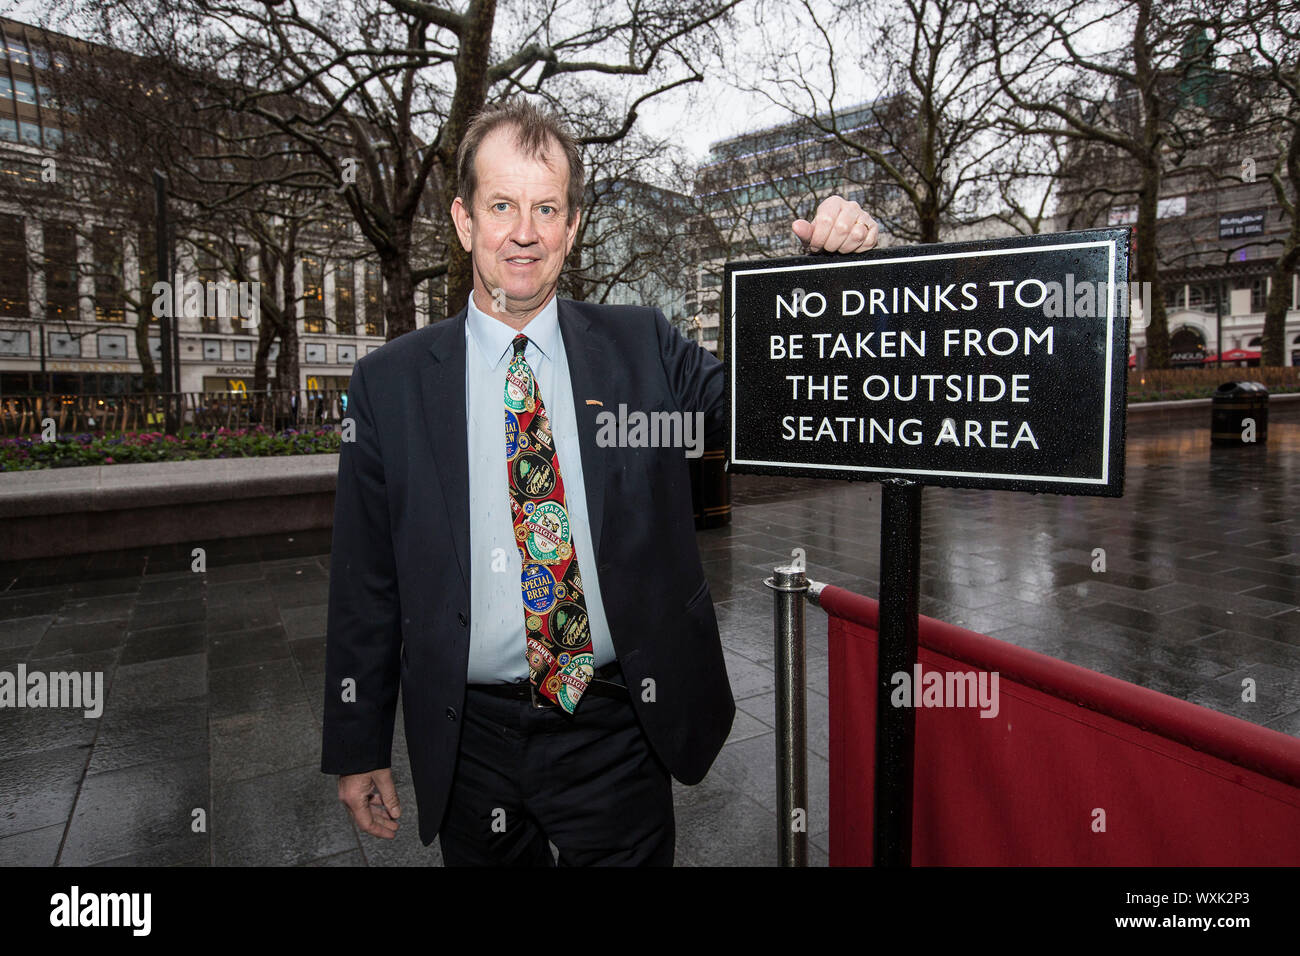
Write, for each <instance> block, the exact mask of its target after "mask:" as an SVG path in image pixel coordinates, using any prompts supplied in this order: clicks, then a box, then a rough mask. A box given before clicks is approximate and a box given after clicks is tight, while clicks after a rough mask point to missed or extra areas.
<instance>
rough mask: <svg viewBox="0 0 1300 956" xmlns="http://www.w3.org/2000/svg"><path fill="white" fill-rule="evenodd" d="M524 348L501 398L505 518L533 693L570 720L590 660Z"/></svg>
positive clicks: (546, 432) (560, 493)
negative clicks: (514, 554)
mask: <svg viewBox="0 0 1300 956" xmlns="http://www.w3.org/2000/svg"><path fill="white" fill-rule="evenodd" d="M527 344H528V337H527V336H525V335H517V336H515V340H514V357H513V358H512V359H511V360H510V367H509V368H508V369H506V382H505V395H504V400H505V443H506V471H507V473H508V475H509V480H510V513H511V515H512V516H513V519H514V527H515V541H516V543H517V544H518V547H519V557H520V559H521V560H522V562H523V571H522V574H521V577H520V582H519V584H520V596H521V600H522V603H523V611H524V626H525V628H526V629H527V630H526V633H527V637H526V638H525V645H524V654H525V656H526V658H527V660H528V679H529V681H531V682H532V685H533V687H534V688H536V690H537V693H538V694H539V695H540V696H541V697H544V698H545V699H546V700H549V701H550V702H551V703H553V704H555V705H556V706H557V707H559V708H560V709H561V710H563V711H565V712H566V713H570V714H571V713H573V712H574V710H576V709H577V706H578V701H579V700H581V699H582V694H583V691H585V690H586V689H587V685H588V683H590V681H591V679H592V677H593V676H594V675H595V665H596V658H595V654H594V653H593V651H592V646H591V624H590V621H589V620H588V617H587V603H586V600H585V599H584V598H583V595H582V575H581V574H580V573H579V571H578V555H577V553H576V552H575V550H574V547H573V530H572V526H571V525H570V523H569V508H568V503H567V501H566V500H565V497H564V479H563V478H562V477H561V475H560V457H559V452H558V450H557V449H556V447H555V438H554V436H553V435H552V434H551V421H550V418H549V417H548V416H547V414H546V405H545V404H544V403H543V402H542V394H541V391H540V390H539V389H538V387H537V380H536V379H535V378H534V377H533V370H532V369H531V368H530V367H529V365H528V360H527V359H526V358H524V349H525V347H526V346H527Z"/></svg>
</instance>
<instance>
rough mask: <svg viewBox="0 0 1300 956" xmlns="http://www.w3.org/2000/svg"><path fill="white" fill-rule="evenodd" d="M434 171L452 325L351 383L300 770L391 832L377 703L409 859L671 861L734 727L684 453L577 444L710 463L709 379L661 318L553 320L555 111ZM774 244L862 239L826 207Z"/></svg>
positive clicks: (556, 312) (863, 219)
mask: <svg viewBox="0 0 1300 956" xmlns="http://www.w3.org/2000/svg"><path fill="white" fill-rule="evenodd" d="M458 171H459V182H460V191H461V195H460V197H459V198H457V199H456V201H455V203H454V204H453V206H452V210H451V213H452V217H453V219H454V220H455V223H456V227H457V231H458V233H459V236H460V239H461V242H462V243H463V245H464V247H465V249H466V250H467V251H468V252H470V254H471V258H472V261H473V268H474V291H473V294H472V296H471V297H470V300H469V302H468V303H467V304H466V308H465V309H462V310H461V312H460V313H459V314H458V315H456V316H455V317H454V318H452V319H451V320H449V321H446V322H440V323H437V324H436V325H431V326H428V327H426V328H424V329H420V330H418V331H416V332H412V333H411V334H409V335H406V336H403V337H402V338H400V339H397V340H395V341H393V342H391V343H389V344H388V345H386V346H385V347H384V348H383V349H380V350H379V351H377V352H375V353H374V354H372V355H369V356H366V357H365V358H363V359H362V360H361V361H360V362H358V363H357V365H356V368H355V370H354V372H353V376H352V380H351V383H350V386H349V409H348V410H349V414H350V417H351V418H352V419H353V421H354V424H355V436H354V437H355V440H353V441H349V442H346V443H345V444H344V446H343V450H342V454H341V455H340V459H339V474H338V490H337V500H336V508H335V521H334V540H333V554H332V560H331V569H330V600H329V624H328V640H327V654H326V688H325V721H324V734H323V749H322V759H321V769H322V770H323V771H324V772H326V773H331V774H338V775H339V799H340V801H342V802H343V803H344V804H345V805H346V806H347V807H348V809H349V811H350V812H351V813H352V815H353V818H354V820H355V821H356V823H357V825H358V826H359V827H361V828H362V829H363V830H365V831H366V832H368V833H371V834H374V835H376V836H380V837H388V838H391V837H392V836H393V833H394V831H395V830H396V829H397V819H398V817H399V816H400V815H401V809H400V806H399V803H398V798H397V792H396V788H395V786H394V784H393V780H392V774H391V772H390V769H389V768H390V765H391V747H392V738H393V728H394V719H395V712H396V705H397V698H398V689H399V687H400V689H401V691H402V695H401V698H402V702H403V710H404V718H405V726H406V737H407V744H408V749H409V752H410V761H411V773H412V777H413V782H414V786H415V793H416V799H417V801H418V803H419V809H420V815H419V816H420V838H421V840H422V841H423V842H424V843H425V844H428V843H430V842H432V840H433V838H434V836H435V835H438V836H440V839H441V844H442V850H443V855H444V859H445V860H446V862H447V863H448V864H449V865H456V864H511V865H554V863H555V860H554V858H553V856H552V854H551V850H550V848H549V846H548V843H554V844H555V846H556V847H557V848H558V850H559V852H560V860H559V862H560V863H562V864H578V865H583V864H671V862H672V859H673V843H674V822H673V805H672V789H671V779H670V777H675V778H676V779H678V780H680V781H682V782H683V783H687V784H694V783H698V782H699V781H700V780H701V779H703V777H704V775H705V773H706V772H707V771H708V769H709V767H710V765H711V764H712V762H713V760H714V758H715V757H716V756H717V754H718V751H719V750H720V749H721V748H722V745H723V743H724V742H725V740H726V738H727V735H728V733H729V731H730V728H731V722H732V718H733V716H734V713H735V705H734V702H733V700H732V696H731V690H730V686H729V683H728V680H727V672H726V667H725V665H724V663H723V657H722V648H721V642H720V640H719V636H718V625H717V619H716V617H715V615H714V610H713V602H712V599H711V597H710V594H709V586H708V582H707V580H706V579H705V577H704V573H703V569H702V566H701V563H700V558H699V552H698V549H697V546H696V543H695V534H694V523H693V516H692V506H691V492H690V481H689V473H688V467H687V461H686V458H685V455H684V453H683V448H682V447H681V443H680V442H677V443H676V447H664V446H663V445H662V444H659V446H658V447H654V445H652V444H650V443H649V442H644V443H643V442H632V441H628V442H625V443H624V445H623V446H619V445H618V444H617V443H611V442H610V441H608V440H602V439H601V437H600V436H601V435H602V433H603V434H604V435H605V436H606V437H608V436H609V435H611V434H612V433H613V432H614V430H613V429H610V428H609V427H607V426H608V425H609V421H610V417H611V416H614V415H617V414H620V412H621V411H622V410H623V409H625V410H626V411H627V412H629V413H636V412H641V413H643V414H645V415H646V416H647V418H649V419H650V420H661V421H674V422H675V424H677V426H678V429H679V430H677V431H674V432H673V434H674V435H677V436H679V437H680V436H682V435H689V434H690V431H689V424H688V423H686V422H685V419H683V417H682V416H699V418H698V419H695V420H701V419H702V421H703V424H704V429H703V430H704V432H705V434H706V435H707V438H708V441H709V443H710V444H715V443H717V442H718V440H719V439H720V438H721V436H722V433H723V428H724V422H723V409H724V405H723V397H722V391H723V374H722V365H721V363H720V362H719V361H718V360H717V359H716V358H714V357H713V356H712V355H710V354H709V353H707V352H705V351H704V350H703V349H700V348H699V347H698V346H696V345H694V344H691V343H688V342H686V341H685V340H684V339H683V338H682V337H681V336H680V335H679V334H677V332H675V331H674V330H673V329H672V328H671V327H670V326H669V324H668V323H667V321H666V320H665V318H664V316H663V314H662V313H661V312H660V311H659V310H657V309H652V308H638V307H631V306H596V305H589V304H585V303H580V302H573V301H569V300H560V299H557V298H556V295H555V291H556V287H557V284H558V280H559V275H560V270H561V268H562V266H563V263H564V259H565V257H566V256H567V255H568V253H569V251H570V249H571V248H572V245H573V240H574V236H575V235H576V232H577V226H578V216H579V204H580V201H581V199H582V195H583V170H582V164H581V161H580V158H579V154H578V149H577V145H576V143H575V142H574V140H573V139H572V137H571V136H569V134H568V133H567V132H566V131H565V130H564V128H563V127H562V125H560V124H559V122H558V121H557V120H556V119H555V118H554V117H553V116H552V115H550V114H548V113H546V112H544V111H540V110H538V109H536V108H534V107H531V106H529V105H528V104H526V103H518V102H517V103H513V104H507V105H505V106H501V107H496V108H492V109H489V110H486V111H484V113H482V114H480V115H479V117H477V118H476V119H475V121H474V122H473V123H472V124H471V126H470V127H469V129H468V130H467V131H466V135H465V137H464V140H463V142H462V144H461V147H460V152H459V155H458ZM794 231H795V233H796V235H797V236H798V237H799V238H800V239H802V240H803V241H804V242H805V244H806V245H807V246H809V247H810V248H811V249H813V250H814V251H817V250H821V249H825V250H826V251H831V252H834V251H844V252H855V251H859V250H861V249H867V248H870V247H871V246H872V245H874V244H875V241H876V226H875V223H874V222H872V221H871V219H870V217H869V216H867V215H866V214H865V213H863V212H862V210H861V209H860V207H858V206H857V204H856V203H846V202H844V200H842V199H840V198H839V197H832V198H831V199H828V200H825V201H824V202H823V203H822V205H821V206H820V207H819V209H818V213H817V215H816V216H815V217H814V221H813V222H811V223H810V222H805V221H802V220H800V221H798V222H796V223H795V226H794ZM620 407H622V409H621V408H620ZM683 425H686V429H687V430H684V431H683V430H681V426H683ZM602 429H603V432H602Z"/></svg>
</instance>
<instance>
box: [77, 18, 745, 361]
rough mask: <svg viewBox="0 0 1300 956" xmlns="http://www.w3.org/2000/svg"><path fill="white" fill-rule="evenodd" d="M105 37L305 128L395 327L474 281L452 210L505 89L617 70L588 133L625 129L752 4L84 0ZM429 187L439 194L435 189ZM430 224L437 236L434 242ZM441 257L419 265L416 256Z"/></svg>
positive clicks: (567, 99)
mask: <svg viewBox="0 0 1300 956" xmlns="http://www.w3.org/2000/svg"><path fill="white" fill-rule="evenodd" d="M73 2H75V3H76V4H77V5H78V7H79V8H80V9H83V10H85V11H87V12H89V13H90V14H92V15H93V16H94V18H95V19H96V21H97V22H98V23H100V24H101V30H100V33H101V35H102V37H103V38H104V39H105V40H109V39H115V40H116V42H117V43H118V45H128V46H130V47H132V48H136V49H145V50H152V51H158V52H159V53H163V52H166V54H167V55H169V56H173V57H175V58H177V59H179V60H180V61H181V62H182V63H185V64H188V65H191V66H192V67H193V68H194V72H202V73H204V74H205V75H209V76H215V77H220V78H222V80H223V81H224V82H225V84H226V87H225V94H226V97H225V100H226V106H227V107H229V108H231V109H234V110H238V111H243V112H248V113H251V114H252V115H255V116H257V117H258V118H259V119H261V120H262V121H264V122H265V123H267V124H269V125H271V126H272V127H274V128H275V129H277V130H279V131H280V132H281V133H283V134H284V135H285V136H287V137H291V138H293V139H294V140H295V141H296V142H297V143H298V144H299V145H300V146H301V148H302V151H303V154H304V156H308V157H311V159H312V161H313V162H314V164H315V165H316V167H317V169H318V170H319V172H320V174H321V175H322V177H323V178H324V179H326V180H328V181H329V182H331V183H334V184H337V185H338V186H339V187H341V190H342V195H343V198H344V200H345V202H346V203H347V207H348V209H349V211H350V213H351V214H352V216H353V218H354V219H355V221H356V222H357V224H358V226H359V228H360V232H361V234H362V236H364V237H365V239H366V240H368V241H369V242H370V243H371V244H372V245H373V246H374V248H375V251H376V252H377V254H378V256H379V261H380V267H381V270H382V272H383V277H384V287H385V288H384V296H385V311H386V313H387V317H388V326H389V331H388V334H389V337H390V338H391V337H393V336H396V335H400V334H402V333H403V332H406V331H409V330H410V329H412V328H414V325H415V303H414V290H415V287H416V286H417V285H418V284H419V283H420V282H422V281H425V280H427V279H430V278H436V277H441V276H445V277H446V289H447V291H446V297H445V301H446V303H447V306H446V307H447V309H448V310H453V309H454V308H455V307H457V306H458V304H459V303H460V302H462V301H464V299H465V298H466V297H467V296H468V294H469V290H470V288H471V287H472V275H471V273H470V270H469V265H468V258H467V256H466V255H465V253H464V252H463V251H462V250H461V248H460V245H459V243H458V242H457V241H456V240H455V235H454V229H453V226H452V224H451V220H450V217H449V216H448V215H447V210H448V209H449V208H450V204H451V200H452V198H454V196H455V194H456V189H457V183H456V170H455V151H456V148H457V146H458V144H459V142H460V140H461V137H462V135H463V133H464V131H465V129H466V127H467V125H468V123H469V121H470V119H471V118H472V117H473V115H474V114H475V113H476V112H477V111H478V110H479V109H481V108H482V107H483V105H484V104H485V103H487V102H489V101H490V100H492V99H494V98H500V97H502V96H505V95H509V94H514V93H528V94H544V95H547V96H550V97H552V98H553V99H555V100H557V101H560V102H564V103H566V104H576V105H580V100H581V96H582V93H583V89H584V87H583V85H582V82H581V80H582V78H584V77H586V78H588V79H589V80H598V79H599V78H601V77H606V78H617V79H618V80H619V82H620V88H621V89H622V91H623V94H624V95H623V96H622V102H621V105H620V108H619V109H618V110H617V111H616V112H614V113H612V114H608V115H606V116H605V117H604V118H603V119H604V123H603V126H602V128H601V131H600V133H599V134H597V135H596V136H594V137H589V139H590V141H592V142H595V141H597V140H605V141H612V140H614V139H617V138H620V137H622V136H624V135H626V134H627V132H628V131H629V130H630V129H631V128H632V126H633V125H634V124H635V122H636V118H637V110H638V108H639V107H640V106H641V104H643V103H644V102H645V101H646V100H647V99H648V98H650V97H652V96H655V95H658V94H659V93H662V92H665V91H667V90H670V89H673V88H675V87H677V86H680V85H681V84H683V83H688V82H697V81H698V80H700V79H701V78H702V74H701V72H700V64H701V62H703V60H704V59H706V58H707V56H708V55H709V50H710V49H711V46H712V45H716V43H717V37H716V35H715V32H714V31H715V28H716V27H717V25H718V24H720V23H721V22H723V21H724V20H725V18H726V17H727V15H728V13H729V12H730V10H731V9H732V8H733V7H734V6H735V5H736V4H737V3H738V2H740V0H691V2H688V3H680V2H677V0H649V2H637V3H635V4H629V5H627V6H626V7H624V8H622V9H618V8H613V7H595V8H591V9H590V10H575V9H570V8H568V7H565V6H557V5H555V4H553V3H550V2H546V0H514V2H512V3H510V4H507V5H503V10H504V11H505V12H506V13H507V14H508V16H505V17H503V18H502V21H503V22H502V24H501V25H499V26H498V24H497V12H498V11H497V5H498V0H470V2H469V4H468V5H467V6H466V7H465V8H464V9H463V10H460V9H456V8H454V7H451V6H446V5H440V4H436V3H426V2H422V0H383V2H382V3H380V4H379V5H372V4H371V5H367V4H361V3H354V4H350V5H345V6H343V7H332V8H330V9H328V10H320V11H312V10H308V9H306V8H303V7H301V6H299V5H297V4H290V3H278V4H271V3H268V4H251V3H247V2H242V0H237V2H232V0H225V2H209V0H151V2H149V3H146V4H144V5H141V4H140V3H139V2H137V0H131V2H130V3H127V2H126V0H73ZM430 187H431V188H430ZM422 223H423V224H427V230H428V231H429V232H431V233H432V235H431V236H421V235H420V232H421V226H422ZM421 249H423V250H426V252H427V254H428V256H429V257H428V258H427V259H425V260H424V261H423V262H421V263H419V264H417V263H416V262H415V261H414V259H415V256H416V255H417V250H421Z"/></svg>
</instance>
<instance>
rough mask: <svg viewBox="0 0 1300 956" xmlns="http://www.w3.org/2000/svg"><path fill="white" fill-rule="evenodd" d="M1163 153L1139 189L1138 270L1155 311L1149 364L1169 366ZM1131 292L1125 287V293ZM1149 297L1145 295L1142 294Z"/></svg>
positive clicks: (1149, 319) (1149, 321) (1147, 168)
mask: <svg viewBox="0 0 1300 956" xmlns="http://www.w3.org/2000/svg"><path fill="white" fill-rule="evenodd" d="M1160 178H1161V177H1160V157H1159V155H1154V156H1152V157H1151V161H1150V162H1147V163H1145V164H1144V165H1143V169H1142V186H1141V189H1140V190H1139V192H1138V214H1137V274H1138V281H1140V282H1148V283H1150V289H1151V296H1150V301H1151V314H1150V315H1145V316H1143V319H1144V320H1145V321H1146V335H1147V361H1146V364H1147V367H1148V368H1169V320H1168V317H1167V315H1166V314H1165V297H1164V293H1163V292H1161V290H1160V272H1159V260H1158V257H1157V256H1156V218H1157V217H1156V213H1157V211H1158V209H1159V202H1160ZM1122 294H1123V295H1126V296H1127V295H1128V290H1127V289H1125V290H1124V291H1123V293H1122ZM1141 298H1142V299H1144V300H1145V299H1146V298H1147V297H1146V296H1145V295H1144V296H1142V297H1141Z"/></svg>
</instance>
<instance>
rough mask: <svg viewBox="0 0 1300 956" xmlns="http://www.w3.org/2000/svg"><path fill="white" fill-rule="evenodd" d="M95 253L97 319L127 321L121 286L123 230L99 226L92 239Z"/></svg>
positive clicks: (102, 320)
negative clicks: (121, 231)
mask: <svg viewBox="0 0 1300 956" xmlns="http://www.w3.org/2000/svg"><path fill="white" fill-rule="evenodd" d="M92 245H93V247H94V256H95V320H96V321H97V322H125V321H126V311H125V309H124V308H123V306H124V303H125V297H124V295H123V290H122V234H121V233H120V232H118V231H117V230H116V229H106V228H104V227H103V226H96V227H95V232H94V236H93V240H92Z"/></svg>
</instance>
